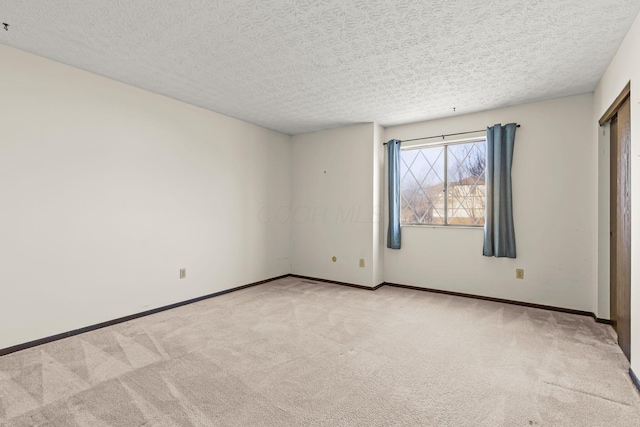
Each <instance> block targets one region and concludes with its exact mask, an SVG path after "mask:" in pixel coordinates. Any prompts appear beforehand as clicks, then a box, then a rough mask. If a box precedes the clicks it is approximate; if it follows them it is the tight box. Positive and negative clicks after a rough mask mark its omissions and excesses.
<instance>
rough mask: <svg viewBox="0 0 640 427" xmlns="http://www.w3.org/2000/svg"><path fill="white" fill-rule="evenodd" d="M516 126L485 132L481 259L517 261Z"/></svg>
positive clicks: (506, 126)
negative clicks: (513, 183) (513, 187)
mask: <svg viewBox="0 0 640 427" xmlns="http://www.w3.org/2000/svg"><path fill="white" fill-rule="evenodd" d="M516 127H517V125H516V124H515V123H509V124H508V125H505V126H501V125H499V124H498V125H495V126H493V127H488V128H487V175H486V192H487V207H486V213H485V223H484V250H483V255H484V256H495V257H504V258H515V257H516V235H515V231H514V227H513V202H512V197H511V164H512V162H513V143H514V141H515V138H516Z"/></svg>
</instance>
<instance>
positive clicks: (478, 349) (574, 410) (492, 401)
mask: <svg viewBox="0 0 640 427" xmlns="http://www.w3.org/2000/svg"><path fill="white" fill-rule="evenodd" d="M627 370H628V363H627V361H626V359H625V357H624V355H623V354H622V352H621V351H620V349H619V348H618V347H617V346H616V344H615V342H614V340H613V339H612V335H611V330H610V328H609V327H608V326H604V325H600V324H597V323H595V322H594V321H593V319H591V318H588V317H582V316H575V315H569V314H562V313H556V312H551V311H545V310H538V309H530V308H523V307H518V306H512V305H505V304H500V303H493V302H484V301H477V300H473V299H466V298H459V297H451V296H446V295H440V294H433V293H427V292H419V291H412V290H406V289H398V288H392V287H383V288H381V289H379V290H377V291H375V292H371V291H365V290H359V289H353V288H348V287H341V286H336V285H329V284H311V283H305V282H303V281H301V280H298V279H294V278H286V279H281V280H278V281H275V282H270V283H267V284H264V285H260V286H257V287H253V288H248V289H245V290H242V291H238V292H234V293H231V294H227V295H223V296H220V297H217V298H213V299H209V300H206V301H202V302H199V303H195V304H192V305H188V306H184V307H181V308H178V309H174V310H170V311H166V312H163V313H159V314H156V315H153V316H148V317H144V318H140V319H137V320H134V321H130V322H127V323H123V324H119V325H116V326H113V327H109V328H105V329H100V330H97V331H94V332H90V333H87V334H83V335H79V336H75V337H72V338H68V339H64V340H61V341H57V342H53V343H50V344H46V345H43V346H40V347H36V348H32V349H28V350H25V351H21V352H18V353H14V354H11V355H7V356H4V357H0V425H1V426H7V427H8V426H37V425H45V426H91V427H102V426H127V427H130V426H197V427H200V426H216V425H221V426H251V425H254V426H289V425H292V426H303V425H318V426H336V425H344V426H353V425H362V426H376V425H379V426H388V425H397V426H400V425H407V426H409V425H411V426H413V425H415V426H418V425H419V426H531V425H534V426H542V425H545V426H640V396H639V393H638V392H637V390H636V389H635V387H634V386H633V384H632V383H631V381H630V379H629V377H628V373H627Z"/></svg>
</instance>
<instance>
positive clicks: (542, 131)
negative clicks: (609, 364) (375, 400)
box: [384, 94, 597, 312]
mask: <svg viewBox="0 0 640 427" xmlns="http://www.w3.org/2000/svg"><path fill="white" fill-rule="evenodd" d="M592 109H593V97H592V95H590V94H587V95H580V96H574V97H568V98H561V99H556V100H552V101H545V102H538V103H533V104H527V105H520V106H516V107H508V108H503V109H498V110H492V111H485V112H482V113H477V114H470V115H461V116H459V117H451V118H447V119H442V120H433V121H428V122H422V123H414V124H410V125H404V126H395V127H390V128H387V129H386V130H385V140H389V139H393V138H396V139H411V138H419V137H422V136H429V135H439V134H449V133H456V132H465V131H470V130H475V129H484V128H486V126H487V125H492V124H495V123H502V124H506V123H509V122H517V123H520V124H521V125H522V127H521V128H520V129H518V131H517V133H516V146H515V150H514V153H515V154H514V161H513V172H512V177H513V199H514V206H513V209H514V221H515V231H516V240H517V252H518V257H517V259H506V258H501V259H496V258H487V257H484V256H482V244H483V230H482V228H475V229H473V228H443V227H403V228H402V249H401V250H391V249H385V255H384V264H385V267H384V274H385V280H386V281H387V282H394V283H401V284H406V285H413V286H419V287H426V288H433V289H443V290H448V291H455V292H462V293H469V294H475V295H484V296H490V297H495V298H505V299H510V300H516V301H524V302H529V303H536V304H545V305H551V306H556V307H565V308H571V309H576V310H584V311H589V312H593V311H594V310H595V289H596V279H595V277H596V266H595V264H596V243H597V233H596V230H597V210H596V208H597V206H596V205H597V157H596V148H595V140H594V138H593V134H594V132H595V131H596V127H595V125H594V124H593V123H592V115H593V113H592ZM516 268H523V269H524V270H525V278H524V280H517V279H516V278H515V270H516Z"/></svg>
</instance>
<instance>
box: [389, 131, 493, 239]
mask: <svg viewBox="0 0 640 427" xmlns="http://www.w3.org/2000/svg"><path fill="white" fill-rule="evenodd" d="M486 147H487V144H486V141H485V140H481V141H473V142H465V143H452V144H446V145H436V146H427V147H419V148H406V149H403V150H402V151H401V161H400V194H401V201H400V203H401V214H400V215H401V217H400V220H401V222H402V223H403V224H440V225H467V226H483V225H484V212H485V200H486V198H485V194H486V193H485V170H486V162H487V161H486V158H487V154H486Z"/></svg>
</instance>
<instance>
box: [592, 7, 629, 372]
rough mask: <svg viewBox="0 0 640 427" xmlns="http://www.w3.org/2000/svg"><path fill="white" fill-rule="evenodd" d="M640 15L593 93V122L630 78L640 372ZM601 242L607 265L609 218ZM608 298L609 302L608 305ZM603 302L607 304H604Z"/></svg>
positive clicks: (603, 164) (603, 157)
mask: <svg viewBox="0 0 640 427" xmlns="http://www.w3.org/2000/svg"><path fill="white" fill-rule="evenodd" d="M638 51H640V15H639V16H638V17H637V18H636V20H635V22H634V24H633V26H632V27H631V29H630V30H629V33H628V34H627V36H626V37H625V39H624V41H623V42H622V45H621V46H620V48H619V49H618V52H617V53H616V55H615V57H614V58H613V60H612V61H611V64H610V65H609V67H608V68H607V70H606V72H605V73H604V75H603V77H602V79H601V80H600V83H599V84H598V87H597V88H596V91H595V94H594V112H593V117H592V120H593V121H597V120H598V119H600V117H602V115H603V114H604V112H605V111H606V110H607V109H608V108H609V106H610V105H611V104H612V103H613V101H614V100H615V98H616V97H617V96H618V95H619V94H620V92H621V91H622V89H623V88H624V86H625V85H626V84H627V83H628V82H629V81H631V367H632V369H633V370H634V371H635V373H636V374H638V373H640V276H639V275H640V191H638V189H640V106H639V104H640V89H638V87H639V86H640V55H638ZM598 140H599V148H600V150H599V153H600V162H599V163H600V177H601V179H600V187H605V188H606V186H608V176H609V164H608V152H605V151H606V148H608V145H606V141H608V135H605V136H604V137H603V136H602V130H600V132H599V138H598ZM600 197H601V199H600V205H601V206H606V209H608V207H609V193H608V191H606V192H604V191H603V192H601V194H600ZM599 226H600V230H601V233H600V235H601V236H602V239H601V242H602V243H601V244H600V245H599V259H600V264H601V265H602V264H604V265H607V266H608V263H609V246H608V236H607V234H608V233H606V231H607V230H608V229H609V217H608V215H607V216H606V217H605V216H604V215H602V216H601V218H600V223H599ZM603 230H604V231H603ZM608 279H609V275H608V270H607V272H606V275H605V274H602V275H601V277H600V282H599V288H600V291H599V294H604V295H608V287H609V280H608ZM608 303H609V302H608V299H607V300H606V304H607V305H608ZM602 305H604V303H603V304H602Z"/></svg>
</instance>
